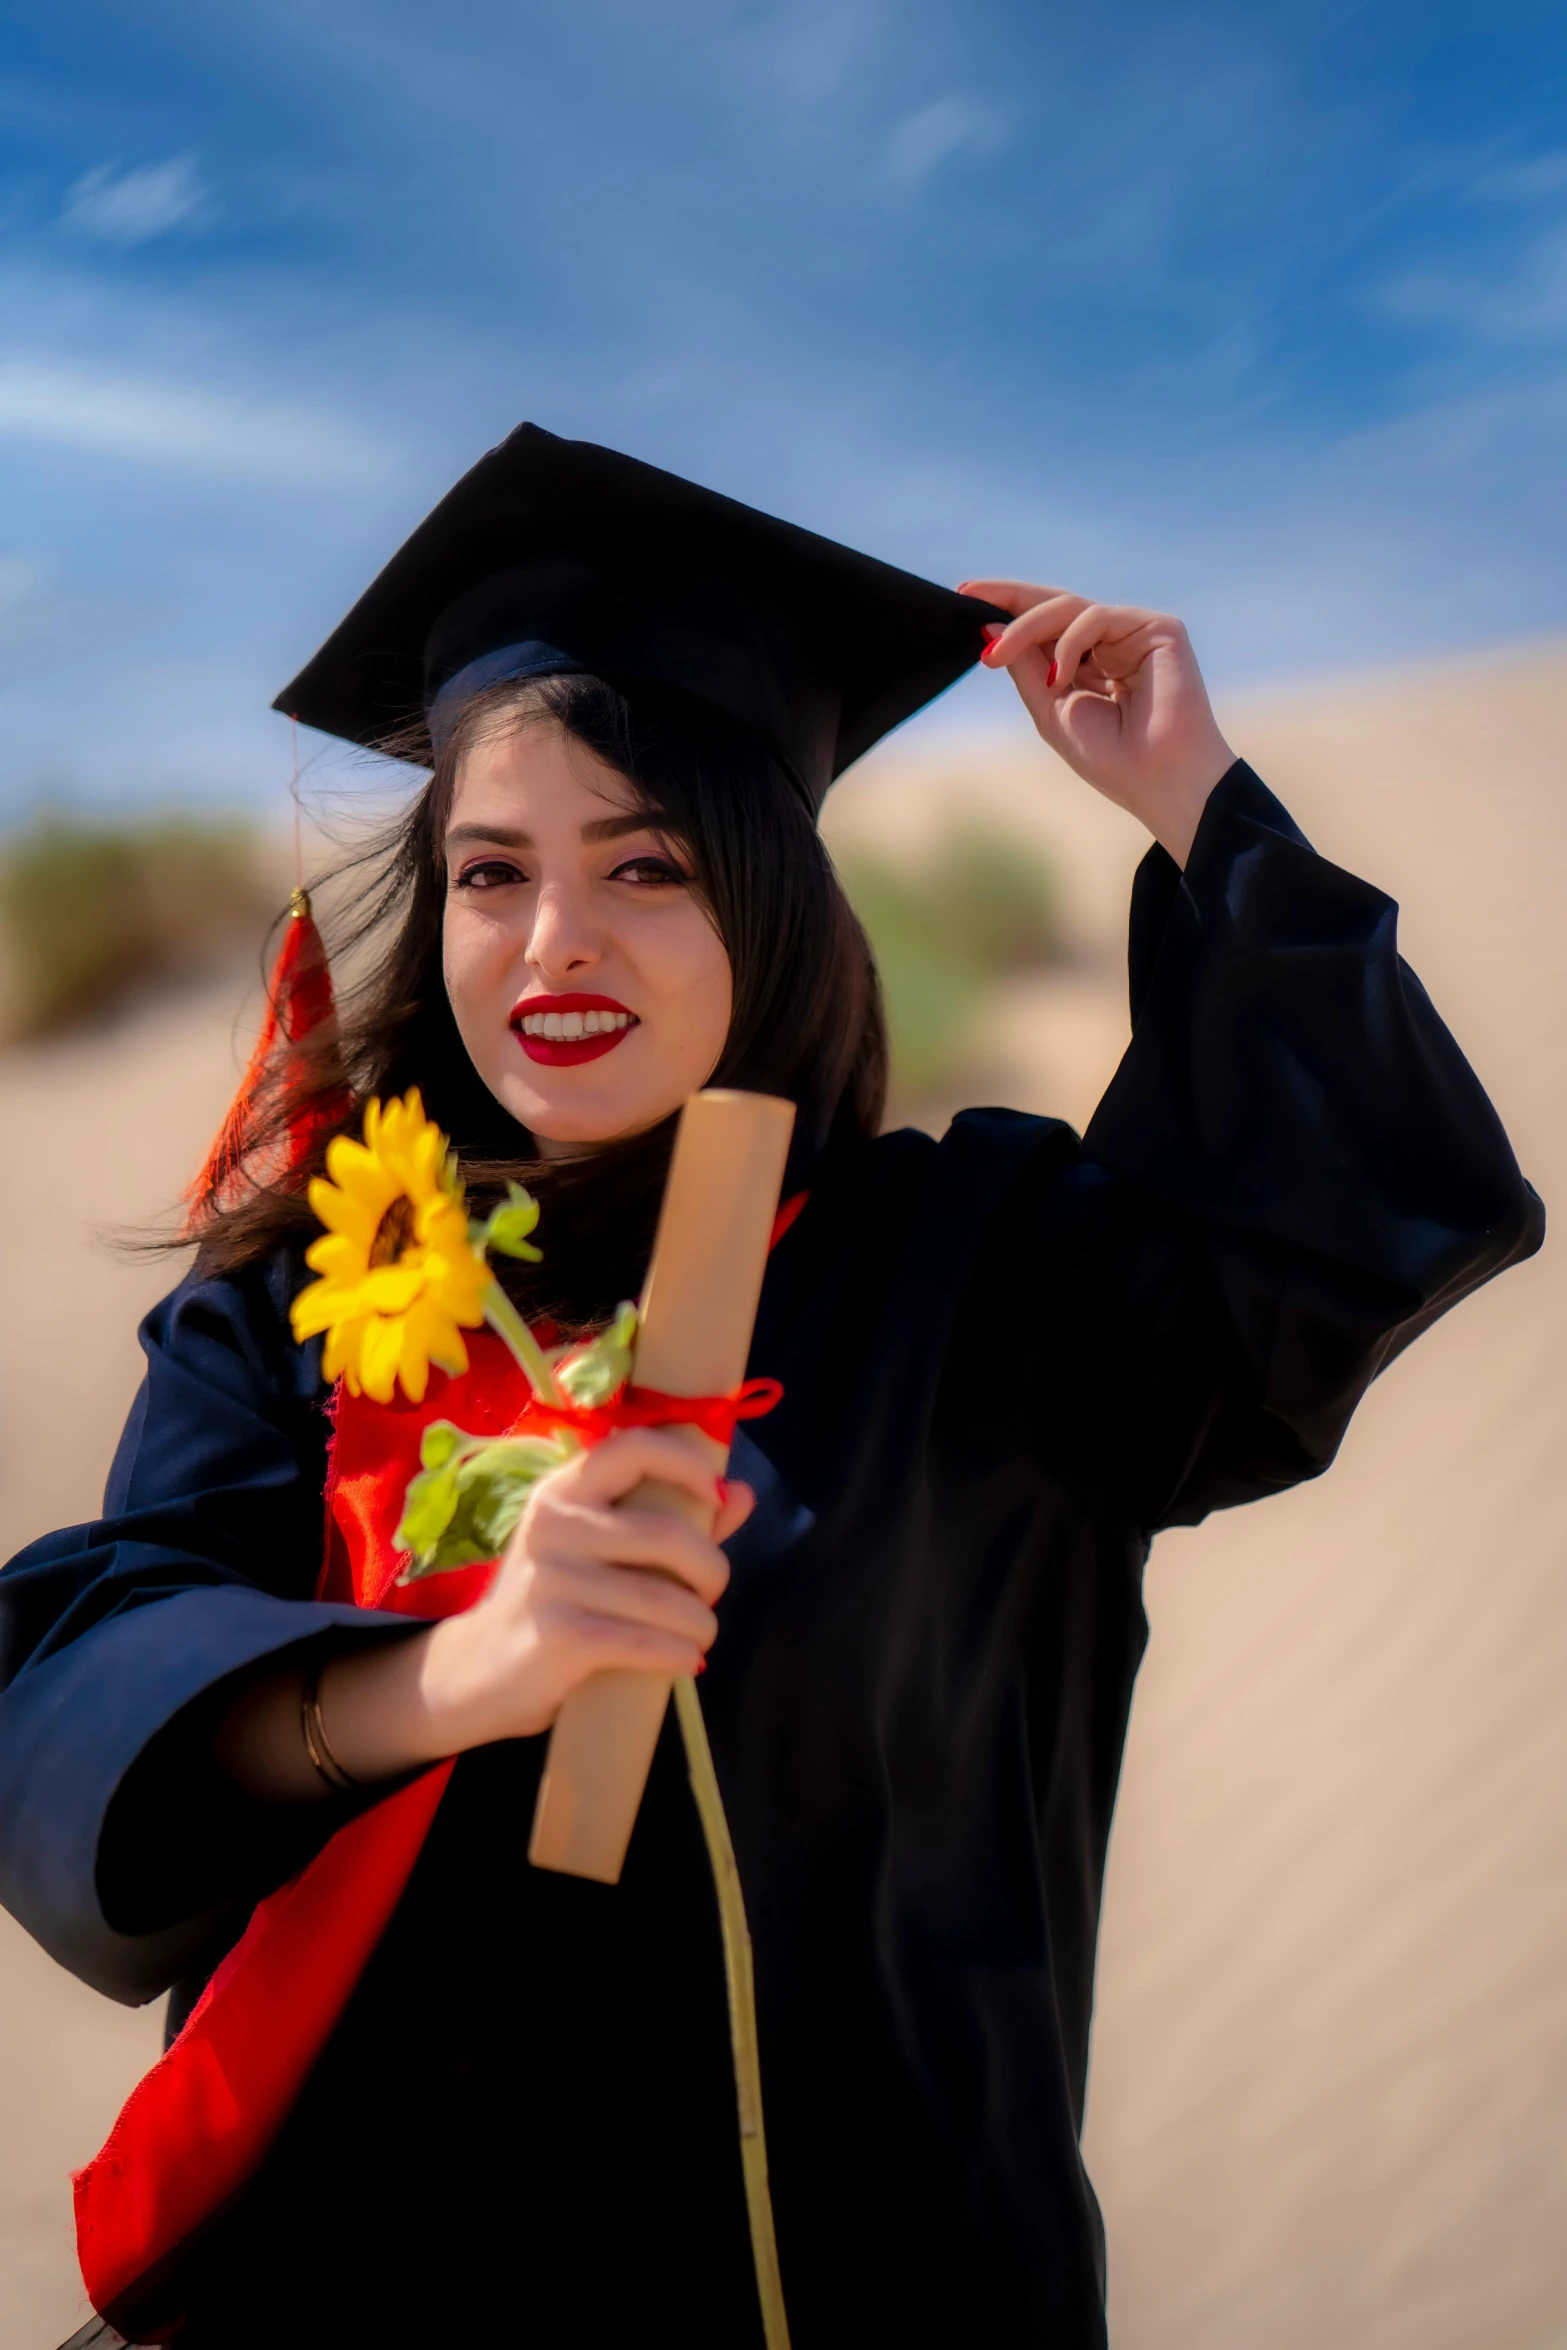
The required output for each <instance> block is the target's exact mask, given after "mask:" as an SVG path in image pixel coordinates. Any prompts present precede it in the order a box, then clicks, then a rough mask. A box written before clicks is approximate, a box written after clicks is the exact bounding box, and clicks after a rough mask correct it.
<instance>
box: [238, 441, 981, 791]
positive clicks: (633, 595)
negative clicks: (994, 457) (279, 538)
mask: <svg viewBox="0 0 1567 2350" xmlns="http://www.w3.org/2000/svg"><path fill="white" fill-rule="evenodd" d="M1008 617H1009V615H1008V614H1006V613H1005V612H1002V611H999V610H998V609H997V608H996V607H995V606H993V605H990V604H986V603H983V602H981V601H980V599H979V598H978V597H976V596H960V595H956V594H954V593H953V592H952V591H951V590H950V589H947V588H941V587H936V586H934V585H933V584H932V583H931V582H930V581H929V580H925V579H919V578H916V577H915V575H914V574H913V573H912V572H907V571H899V570H897V569H895V568H894V566H893V565H891V564H889V563H879V562H877V561H876V560H875V558H874V557H873V556H870V555H861V554H857V553H856V552H855V551H854V550H853V549H852V548H849V547H841V546H838V545H837V544H835V542H834V541H833V540H831V539H824V538H818V537H817V536H816V535H815V534H814V533H813V532H811V531H808V530H800V529H798V528H796V526H795V525H794V524H793V523H790V522H780V521H778V520H777V519H776V518H775V517H774V516H772V515H770V514H761V513H758V512H757V511H756V509H755V508H754V507H751V506H742V505H740V504H738V503H737V502H736V500H734V499H733V498H724V497H720V496H719V495H718V493H717V492H716V491H714V490H706V489H701V488H699V487H698V486H697V484H696V483H694V482H689V481H683V480H681V478H680V477H679V475H678V474H673V473H664V472H661V471H660V470H659V469H658V467H657V466H653V465H644V464H642V463H640V462H639V461H638V459H636V458H635V457H623V456H620V455H619V454H618V453H617V452H616V451H615V450H613V449H601V448H599V447H597V446H596V445H595V444H594V443H593V442H591V441H568V440H561V439H559V438H558V437H557V436H556V435H555V434H554V433H549V432H544V431H542V430H541V429H540V427H539V426H538V425H536V424H521V425H519V426H518V427H517V429H516V431H515V432H513V433H511V434H510V435H509V436H508V437H507V438H506V439H505V440H504V441H502V442H501V444H500V446H499V447H498V448H495V449H492V450H491V451H490V452H489V454H488V456H486V457H482V458H481V459H480V460H479V463H478V464H477V465H475V466H474V468H473V470H472V471H471V472H470V473H466V474H464V476H463V478H462V480H461V481H460V482H458V484H457V486H456V488H455V489H452V490H450V491H448V493H447V495H446V496H445V497H444V498H443V499H442V500H441V502H440V504H439V505H438V506H437V507H436V508H435V510H434V512H433V513H431V514H430V515H428V516H427V517H426V518H425V520H424V521H423V522H421V523H420V525H419V527H418V529H417V530H416V531H415V532H414V533H413V536H412V537H411V538H409V539H408V540H406V541H405V542H404V544H403V545H402V546H401V547H400V548H399V549H398V551H397V553H396V554H395V555H394V556H393V557H392V560H391V562H390V563H388V565H387V566H386V569H385V570H384V571H383V572H382V573H381V575H380V577H379V578H378V579H376V580H375V581H374V582H373V583H372V584H371V586H370V587H368V588H367V589H366V590H365V593H364V594H363V595H362V596H361V597H360V599H359V601H358V603H357V604H356V605H355V606H354V608H353V610H352V611H351V612H350V613H349V615H348V617H347V618H346V619H345V620H344V621H343V622H342V623H341V624H340V625H339V626H338V627H337V628H336V629H334V630H333V632H332V634H331V636H329V637H328V639H327V641H326V643H325V644H324V645H323V646H322V647H321V650H320V651H319V652H318V653H317V654H316V655H315V657H314V659H313V660H311V661H309V662H307V664H306V665H305V667H304V668H303V669H302V670H301V671H300V673H299V675H298V676H297V677H296V678H295V679H294V681H293V683H292V684H291V685H289V686H286V687H285V688H284V690H283V692H282V693H280V694H279V696H278V698H277V700H276V702H275V703H274V704H273V708H274V709H276V710H281V711H283V712H284V713H285V714H286V715H288V716H289V717H294V718H299V719H302V720H303V721H304V723H305V724H306V725H307V726H314V727H317V728H319V729H320V730H321V731H322V732H323V733H326V734H335V735H340V736H342V737H344V738H345V739H346V740H347V741H349V742H355V743H364V744H376V743H380V742H382V741H383V740H384V739H385V738H386V737H388V736H391V735H394V734H395V733H396V732H397V731H398V730H399V729H401V728H403V727H406V726H408V725H410V724H417V723H418V722H419V721H420V720H424V721H425V722H426V723H427V725H428V730H429V734H430V739H431V741H432V743H433V745H434V747H435V748H436V749H437V750H439V749H440V747H441V745H442V743H443V742H444V741H445V740H446V739H447V737H448V736H449V735H450V732H451V729H452V726H453V725H454V723H455V721H456V718H457V714H458V712H459V711H460V710H461V708H462V705H463V704H464V702H465V701H467V700H468V699H469V697H470V696H471V695H473V694H475V693H478V692H480V691H481V690H482V689H483V688H484V687H485V686H487V685H492V684H495V683H497V682H498V681H500V680H501V679H507V678H524V677H550V676H568V675H571V674H574V673H591V674H593V675H595V676H600V677H605V678H608V679H609V680H610V681H611V682H612V683H614V684H617V685H622V686H626V687H632V688H634V687H635V686H636V685H638V684H654V685H657V686H661V687H674V688H676V689H678V690H679V691H680V692H682V693H686V694H691V695H694V696H696V697H697V699H698V700H700V701H702V702H705V703H707V704H709V705H711V706H712V707H713V708H715V709H718V710H720V711H722V712H723V713H724V714H725V715H726V716H727V717H728V718H730V719H731V720H733V721H734V722H735V723H736V724H737V725H739V726H741V727H743V728H745V729H746V730H747V732H749V733H750V734H751V735H753V736H754V737H756V738H757V739H758V740H759V741H760V742H762V743H763V744H764V745H765V746H766V747H767V749H768V750H770V751H771V752H772V753H773V755H774V757H775V758H777V759H778V761H779V762H780V764H781V765H782V766H783V767H784V768H785V770H786V771H787V772H788V773H789V774H790V775H792V776H793V778H794V779H795V781H796V782H797V783H798V785H799V786H800V788H801V790H802V791H803V792H804V793H805V795H806V797H807V798H808V800H809V801H810V803H811V805H812V807H813V808H819V807H820V806H821V803H822V800H823V798H824V796H825V795H826V791H827V787H828V785H829V784H830V783H831V782H832V781H833V780H834V778H835V777H836V776H838V775H840V774H841V773H842V772H843V770H844V768H845V767H847V766H849V765H850V764H851V763H852V762H853V761H854V760H856V759H858V758H859V757H860V756H861V754H862V753H863V752H865V751H868V750H869V749H870V747H871V745H872V744H873V743H874V742H877V741H879V740H880V738H881V737H882V736H883V735H884V734H886V733H888V732H889V730H890V729H891V728H892V727H894V726H897V725H899V724H900V723H901V722H902V721H903V720H904V719H905V718H908V717H910V716H912V714H913V713H914V711H916V710H918V709H920V708H921V707H922V706H923V704H925V703H926V702H928V701H930V700H931V699H932V698H933V697H934V696H935V695H937V694H939V693H941V692H943V691H944V690H945V689H946V687H948V686H949V685H951V684H952V683H953V682H954V680H955V679H957V678H958V677H960V676H961V675H962V673H963V671H964V670H965V669H967V668H969V667H971V666H972V664H973V663H974V662H975V661H977V660H978V658H979V655H980V653H981V651H982V650H983V649H984V644H985V634H984V624H985V622H986V621H987V620H1001V621H1004V620H1006V619H1007V618H1008Z"/></svg>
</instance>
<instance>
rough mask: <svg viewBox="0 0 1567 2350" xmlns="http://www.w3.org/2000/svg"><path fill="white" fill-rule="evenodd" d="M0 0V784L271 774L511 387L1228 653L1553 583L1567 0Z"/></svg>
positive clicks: (1470, 610) (957, 566) (1565, 373)
mask: <svg viewBox="0 0 1567 2350" xmlns="http://www.w3.org/2000/svg"><path fill="white" fill-rule="evenodd" d="M0 16H3V18H4V21H5V27H6V40H5V46H4V51H3V53H0V54H3V63H0V700H3V724H0V812H4V813H8V814H11V815H14V814H15V813H16V812H17V811H18V810H19V809H21V808H23V807H25V806H26V805H27V804H28V803H29V802H30V801H31V800H32V799H33V798H35V797H36V796H38V795H39V794H40V793H47V794H52V795H55V796H60V795H69V796H80V797H85V798H93V797H99V798H111V797H112V798H121V799H125V800H132V799H138V800H139V799H146V798H148V797H154V796H168V795H173V796H181V795H188V794H201V793H211V794H216V795H219V796H234V795H248V796H250V797H252V798H256V799H258V800H262V801H264V800H265V799H266V797H267V796H268V795H269V794H273V793H276V792H279V791H280V790H281V786H282V779H283V778H284V777H285V775H286V769H287V747H286V741H285V740H284V736H285V733H286V730H285V729H284V727H283V724H282V721H280V720H276V719H273V718H270V717H269V716H268V715H267V714H266V704H267V702H268V701H269V699H270V697H271V694H272V693H273V691H275V690H276V688H277V687H278V686H279V685H280V684H281V683H282V681H283V680H284V679H285V678H286V677H287V676H289V675H290V674H291V673H292V671H293V670H294V668H295V667H296V666H297V665H298V663H299V661H300V660H301V659H302V658H303V656H304V655H305V654H307V653H308V652H309V651H311V650H312V649H313V647H314V645H315V644H316V642H317V641H318V640H319V638H320V636H321V635H322V634H323V633H324V631H325V630H326V628H327V627H328V626H330V624H331V623H332V622H333V621H334V620H335V619H336V618H337V617H338V615H339V613H340V612H341V610H342V609H343V608H344V607H345V606H346V604H347V603H348V602H349V601H350V600H351V599H352V597H353V596H354V595H355V594H356V593H357V592H358V590H359V588H360V587H361V586H362V585H363V584H364V583H365V581H366V580H367V579H368V578H369V576H370V575H371V574H372V573H373V571H374V570H375V569H376V568H377V567H378V566H379V564H380V563H381V561H382V560H383V559H384V558H385V556H386V555H387V554H388V553H389V552H390V551H391V549H392V547H393V546H394V545H395V544H396V543H397V541H398V540H399V539H400V538H401V536H402V535H403V534H404V532H405V531H406V530H407V529H408V528H409V527H411V525H412V524H413V523H414V522H415V521H417V520H418V518H419V516H420V515H421V514H422V513H423V512H424V511H425V509H426V508H427V507H428V506H429V505H430V504H431V503H432V502H433V500H434V499H435V498H436V497H437V496H438V495H439V494H440V492H441V491H442V490H443V489H444V488H445V487H446V486H447V484H448V482H449V481H450V480H451V479H453V478H454V477H455V475H456V474H457V473H458V472H460V471H461V470H462V469H463V468H464V467H465V466H466V465H467V464H468V463H470V462H471V461H472V460H473V458H474V457H476V456H477V455H478V454H479V453H480V451H481V450H482V449H484V448H485V447H486V446H487V445H489V444H490V443H491V442H492V441H494V440H495V439H497V438H498V437H499V436H500V434H501V433H502V432H504V431H505V430H506V429H507V428H508V427H509V426H511V425H512V424H513V423H515V422H517V421H518V420H519V419H520V418H522V417H524V416H527V417H532V418H534V419H535V420H536V421H538V422H540V423H543V424H546V425H548V426H550V427H551V428H552V429H554V430H556V431H561V432H567V433H578V434H582V435H585V436H587V437H590V438H595V439H600V440H605V441H608V442H611V443H613V444H614V445H616V446H619V447H622V448H626V449H630V450H633V451H635V452H636V453H637V454H639V455H642V456H646V457H648V458H651V459H653V460H654V461H656V462H658V463H662V464H667V465H671V466H673V467H675V468H677V469H678V470H681V471H685V472H690V473H694V474H696V475H698V476H699V477H701V478H702V479H705V480H707V481H709V482H711V483H713V484H714V485H715V486H717V487H720V488H722V489H725V490H728V491H730V492H732V493H734V494H735V495H738V496H741V497H744V498H749V499H751V500H753V501H754V502H756V503H757V504H760V505H763V506H767V507H770V508H772V509H773V510H775V511H778V512H782V513H786V514H789V515H791V516H792V517H794V518H795V519H797V520H799V521H802V522H805V523H808V524H810V525H812V526H813V527H815V528H817V529H821V530H826V531H830V532H833V533H835V534H837V535H840V536H843V537H846V538H849V539H851V540H854V541H857V542H858V543H860V544H862V545H864V546H867V547H869V548H871V549H872V550H874V551H875V552H877V553H879V554H882V555H886V556H888V557H890V558H892V559H894V560H897V561H902V562H906V563H909V564H911V565H913V566H914V567H916V568H918V569H921V570H923V571H926V572H928V573H929V574H930V575H932V576H933V577H937V578H950V579H956V578H958V577H961V576H962V575H963V574H964V573H966V572H984V571H1015V572H1019V573H1021V574H1023V575H1024V576H1031V577H1034V578H1040V579H1047V580H1059V581H1064V582H1066V583H1068V584H1071V585H1080V586H1084V587H1087V588H1089V589H1091V590H1092V591H1094V592H1096V593H1100V594H1105V595H1109V596H1116V597H1123V596H1124V597H1128V598H1135V599H1137V600H1139V601H1145V602H1155V603H1160V604H1164V605H1166V606H1169V607H1172V608H1174V609H1176V610H1178V611H1180V612H1182V613H1183V614H1185V615H1186V617H1187V618H1188V619H1189V621H1190V622H1191V625H1192V628H1193V632H1194V634H1195V636H1196V637H1197V640H1198V646H1199V650H1200V652H1201V653H1202V655H1203V657H1204V660H1205V663H1206V665H1207V666H1208V668H1209V669H1210V671H1211V673H1212V674H1213V675H1214V676H1215V677H1216V678H1217V679H1219V680H1220V681H1221V682H1235V681H1240V680H1251V679H1261V678H1267V677H1273V676H1281V675H1295V674H1301V673H1314V674H1320V673H1323V672H1326V671H1331V670H1332V669H1333V668H1334V667H1336V666H1339V665H1353V666H1356V667H1359V666H1363V665H1364V664H1366V663H1368V662H1371V663H1375V662H1382V661H1386V660H1390V659H1393V658H1402V657H1405V656H1408V655H1412V654H1425V653H1432V652H1441V651H1444V650H1448V649H1452V650H1454V651H1456V650H1457V649H1458V648H1461V647H1462V646H1464V645H1465V644H1466V643H1473V642H1491V641H1495V640H1499V639H1506V638H1510V637H1514V636H1518V635H1525V634H1533V633H1537V632H1542V631H1546V630H1550V629H1558V628H1561V627H1563V626H1567V529H1564V524H1567V11H1563V10H1562V9H1561V7H1560V6H1559V4H1556V0H1553V4H1551V5H1543V4H1542V5H1535V4H1533V0H1495V4H1493V5H1492V6H1490V7H1489V8H1488V9H1485V10H1476V9H1475V8H1474V7H1473V6H1472V5H1465V6H1462V7H1460V6H1458V5H1449V4H1448V0H1392V4H1388V5H1380V6H1376V5H1373V6H1350V5H1335V4H1334V0H1319V4H1318V5H1315V6H1309V7H1308V6H1294V5H1288V6H1285V5H1271V4H1270V0H1235V4H1230V0H1198V4H1194V5H1184V4H1182V0H1153V4H1146V0H1122V4H1121V5H1118V6H1116V7H1114V8H1113V9H1112V8H1105V7H1102V6H1096V5H1085V6H1079V7H1076V8H1072V9H1066V8H1063V7H1060V6H1058V5H1056V4H1055V0H782V4H778V5H769V4H766V0H746V4H742V0H570V4H569V5H566V6H562V5H561V4H560V0H551V4H550V5H547V6H546V5H539V4H536V0H231V4H230V5H227V6H224V7H221V8H214V7H212V6H210V5H200V6H198V5H195V4H194V0H114V4H112V5H96V4H92V0H51V5H50V6H49V7H48V8H46V9H44V8H37V7H34V6H26V7H24V6H22V5H21V4H20V0H5V5H4V7H3V8H0ZM1004 691H1005V689H1004V688H1003V687H1002V686H1001V685H1000V684H999V682H997V681H993V680H985V679H980V680H975V681H974V682H973V683H971V684H967V685H965V686H963V687H961V688H960V689H959V690H958V693H957V694H956V695H955V696H953V697H950V698H949V700H948V701H947V702H946V703H944V704H943V705H941V706H940V708H939V709H938V711H937V713H935V714H934V716H933V717H932V718H927V719H925V720H923V721H920V722H918V723H921V724H923V725H926V726H929V725H932V724H936V725H948V726H950V725H954V724H959V723H968V722H971V721H972V722H979V723H983V722H984V720H985V718H986V716H987V714H988V713H989V712H991V711H993V710H994V709H996V708H997V706H998V705H997V703H996V700H995V697H996V696H998V695H1000V694H1002V693H1003V692H1004Z"/></svg>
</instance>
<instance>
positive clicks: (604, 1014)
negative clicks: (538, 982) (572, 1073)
mask: <svg viewBox="0 0 1567 2350" xmlns="http://www.w3.org/2000/svg"><path fill="white" fill-rule="evenodd" d="M639 1025H640V1024H639V1022H638V1020H637V1016H636V1014H635V1012H628V1011H627V1009H626V1007H625V1005H624V1004H619V1003H617V1002H616V1001H615V999H614V997H613V996H605V995H536V996H524V998H523V1000H522V1002H521V1003H520V1004H518V1005H517V1007H516V1009H515V1010H514V1012H513V1013H512V1016H511V1026H512V1032H513V1034H514V1035H515V1037H516V1039H517V1042H518V1043H519V1044H520V1045H521V1047H522V1049H523V1051H524V1052H525V1053H526V1054H527V1056H528V1058H529V1060H530V1061H538V1062H542V1063H543V1065H544V1066H545V1067H546V1068H550V1069H571V1068H574V1067H576V1065H577V1064H578V1063H579V1062H581V1061H598V1060H602V1058H603V1056H604V1055H605V1053H612V1052H613V1051H614V1049H615V1047H616V1045H617V1044H619V1043H621V1042H622V1040H623V1039H624V1038H625V1037H627V1036H629V1035H630V1033H631V1031H632V1029H633V1028H635V1027H637V1026H639Z"/></svg>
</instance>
